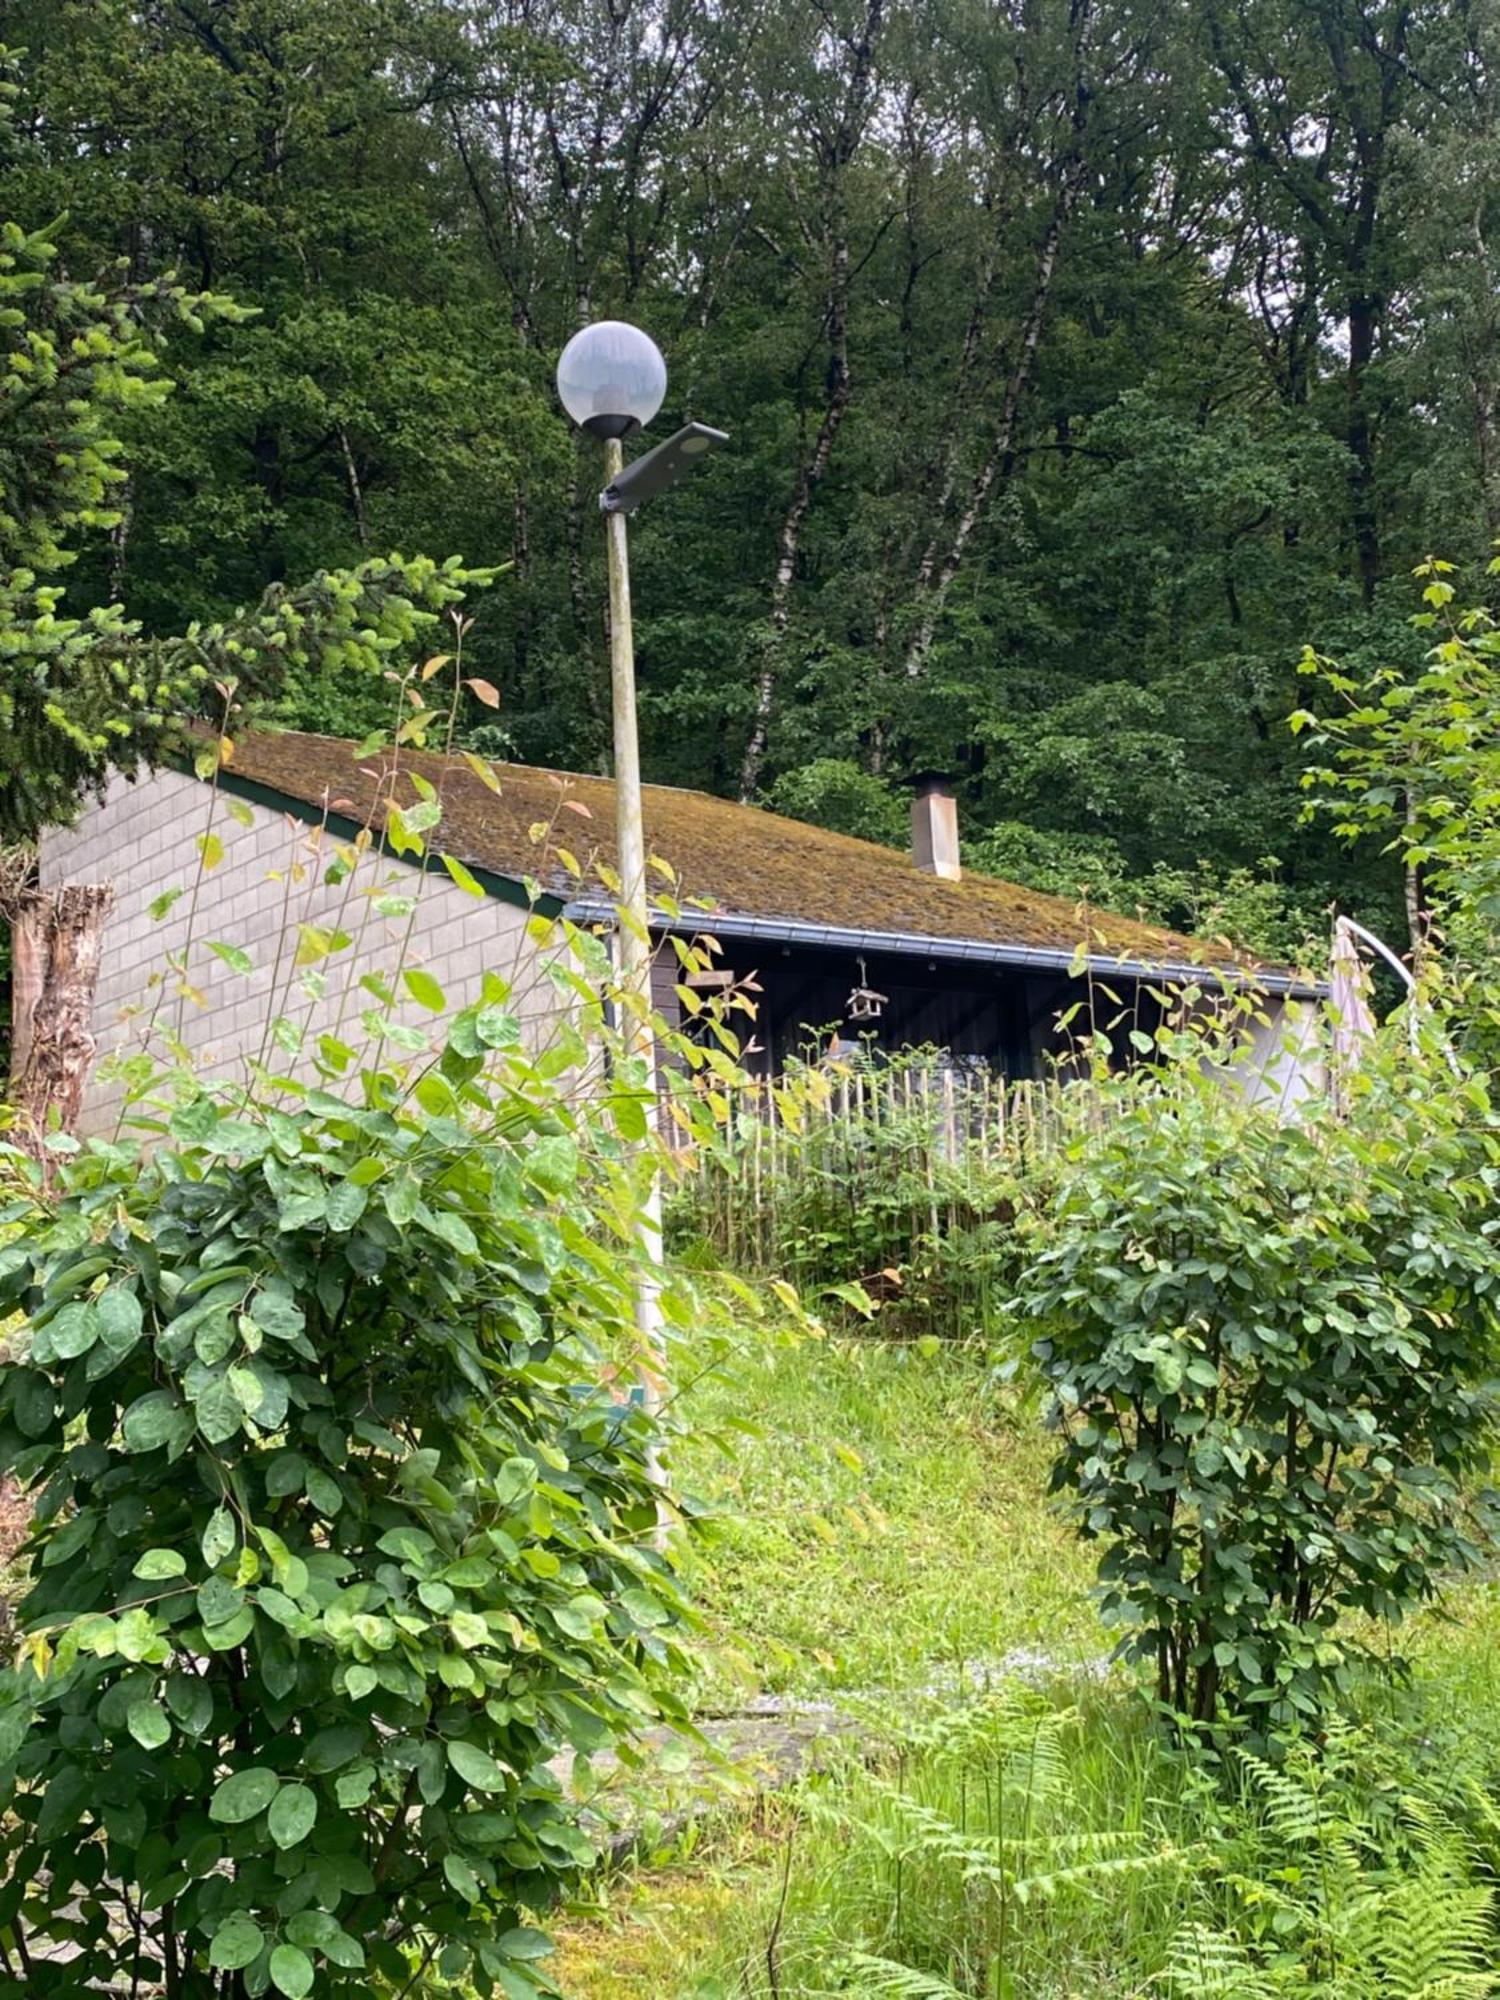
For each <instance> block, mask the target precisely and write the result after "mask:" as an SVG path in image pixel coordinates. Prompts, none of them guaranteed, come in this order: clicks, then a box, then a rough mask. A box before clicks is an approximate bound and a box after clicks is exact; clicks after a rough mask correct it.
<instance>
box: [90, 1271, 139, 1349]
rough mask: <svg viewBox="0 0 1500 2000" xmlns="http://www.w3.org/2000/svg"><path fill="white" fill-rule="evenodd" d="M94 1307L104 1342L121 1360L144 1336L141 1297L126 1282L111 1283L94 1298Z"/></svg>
mask: <svg viewBox="0 0 1500 2000" xmlns="http://www.w3.org/2000/svg"><path fill="white" fill-rule="evenodd" d="M94 1311H95V1313H96V1314H97V1315H98V1320H99V1339H100V1342H101V1344H102V1345H103V1346H104V1347H106V1348H107V1349H108V1350H109V1352H110V1354H111V1355H113V1356H114V1357H115V1359H116V1360H119V1359H120V1358H122V1357H123V1356H124V1355H126V1354H128V1353H129V1352H130V1350H131V1348H132V1347H134V1345H135V1343H136V1342H137V1341H138V1340H139V1339H140V1337H141V1329H142V1325H143V1318H142V1314H141V1302H140V1300H139V1299H138V1298H137V1297H136V1295H135V1293H134V1292H132V1291H128V1290H126V1288H125V1287H124V1286H123V1285H111V1286H110V1287H109V1289H108V1291H104V1292H101V1293H100V1294H99V1296H98V1298H97V1299H96V1300H95V1301H94Z"/></svg>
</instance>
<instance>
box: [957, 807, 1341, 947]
mask: <svg viewBox="0 0 1500 2000" xmlns="http://www.w3.org/2000/svg"><path fill="white" fill-rule="evenodd" d="M963 857H964V866H965V868H970V869H976V868H977V869H979V870H981V871H982V872H983V873H985V874H988V875H1000V876H1003V877H1004V878H1005V879H1006V880H1007V881H1010V882H1021V883H1024V884H1025V885H1026V886H1027V887H1028V888H1031V889H1043V890H1045V891H1046V892H1047V893H1048V894H1049V895H1052V896H1065V897H1067V898H1068V900H1069V901H1070V902H1073V903H1087V904H1090V905H1091V906H1092V907H1093V908H1094V909H1096V910H1113V911H1117V912H1120V913H1122V914H1125V915H1131V916H1139V917H1143V918H1145V919H1146V920H1147V921H1148V922H1150V923H1158V924H1165V925H1167V926H1168V928H1169V929H1172V930H1175V931H1182V932H1186V933H1187V934H1188V935H1189V936H1190V937H1196V938H1203V939H1215V938H1227V939H1228V940H1229V941H1230V942H1231V943H1232V944H1233V945H1234V946H1235V947H1236V948H1237V949H1239V950H1243V951H1249V952H1253V953H1255V954H1257V955H1258V956H1259V957H1261V958H1265V959H1269V960H1272V961H1274V962H1276V963H1280V964H1298V963H1300V962H1301V961H1302V959H1303V957H1304V955H1305V947H1306V944H1307V940H1308V938H1309V937H1310V936H1312V935H1314V934H1315V933H1316V932H1318V931H1319V929H1320V928H1321V927H1322V921H1323V918H1322V912H1321V911H1320V910H1318V909H1317V908H1315V907H1314V904H1313V900H1312V899H1311V898H1308V897H1302V898H1299V897H1296V896H1294V895H1292V894H1290V893H1289V892H1288V890H1287V889H1286V887H1285V886H1284V884H1283V883H1282V881H1281V880H1280V876H1281V863H1280V862H1279V861H1278V860H1277V859H1276V857H1275V856H1274V855H1264V856H1262V857H1261V858H1260V859H1259V860H1258V861H1257V862H1256V864H1255V865H1254V867H1237V868H1230V869H1227V870H1225V869H1221V868H1217V867H1215V866H1214V864H1213V863H1212V862H1209V861H1203V860H1199V861H1196V862H1194V863H1193V864H1191V865H1190V866H1189V865H1176V866H1174V865H1171V864H1169V863H1167V862H1164V861H1157V862H1154V863H1153V864H1152V866H1151V867H1150V868H1149V869H1148V870H1147V871H1146V872H1145V873H1144V874H1134V873H1132V871H1131V869H1130V868H1129V866H1128V865H1127V863H1126V860H1125V856H1124V854H1123V852H1122V851H1121V849H1120V848H1119V847H1118V846H1117V845H1116V843H1115V842H1114V841H1113V840H1111V839H1110V838H1109V837H1108V836H1107V835H1104V834H1074V833H1050V832H1046V831H1044V830H1041V829H1039V828H1037V827H1033V826H1027V825H1025V824H1024V823H1022V822H1021V821H1018V820H1008V821H1003V822H1002V823H1001V824H1000V825H998V826H993V827H991V828H990V829H989V831H988V832H987V833H985V834H984V835H982V836H981V838H980V839H978V840H974V841H966V842H965V843H964V850H963Z"/></svg>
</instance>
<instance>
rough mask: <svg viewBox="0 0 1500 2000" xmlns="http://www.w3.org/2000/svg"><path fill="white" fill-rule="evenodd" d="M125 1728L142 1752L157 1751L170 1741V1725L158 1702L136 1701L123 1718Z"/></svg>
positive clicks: (164, 1711) (165, 1712)
mask: <svg viewBox="0 0 1500 2000" xmlns="http://www.w3.org/2000/svg"><path fill="white" fill-rule="evenodd" d="M125 1723H126V1727H127V1728H128V1729H129V1731H130V1733H131V1735H132V1736H133V1737H134V1738H135V1740H136V1742H137V1743H139V1744H140V1746H141V1748H142V1749H143V1750H159V1749H160V1748H161V1746H162V1745H163V1743H166V1742H168V1741H169V1740H170V1738H171V1735H172V1725H171V1723H170V1722H168V1720H167V1711H166V1710H165V1709H164V1708H163V1707H162V1705H161V1703H160V1702H158V1701H138V1702H136V1703H135V1704H134V1706H133V1707H132V1708H131V1709H130V1710H129V1711H128V1713H127V1714H126V1717H125Z"/></svg>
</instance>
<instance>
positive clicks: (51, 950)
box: [7, 883, 115, 1173]
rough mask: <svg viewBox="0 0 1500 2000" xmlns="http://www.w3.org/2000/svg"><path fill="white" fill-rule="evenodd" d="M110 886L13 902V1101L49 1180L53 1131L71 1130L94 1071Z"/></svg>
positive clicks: (23, 1138)
mask: <svg viewBox="0 0 1500 2000" xmlns="http://www.w3.org/2000/svg"><path fill="white" fill-rule="evenodd" d="M114 900H115V892H114V889H113V888H112V887H111V886H110V885H109V884H108V883H105V884H101V885H89V884H68V885H65V886H64V887H61V888H57V889H37V888H30V889H24V890H22V891H20V892H19V894H17V895H16V896H15V897H14V898H13V899H12V900H11V903H10V909H9V915H10V919H11V936H12V939H13V955H14V963H15V972H14V983H13V988H12V993H13V1000H12V1008H13V1016H14V1027H13V1030H12V1056H11V1077H10V1087H9V1091H8V1093H7V1094H8V1096H9V1099H10V1103H11V1106H12V1108H13V1110H14V1112H15V1115H16V1133H15V1136H16V1139H17V1142H18V1143H19V1144H20V1145H22V1146H24V1147H25V1148H26V1149H27V1150H28V1151H29V1152H31V1153H33V1154H34V1155H35V1156H36V1158H37V1160H38V1161H39V1163H40V1164H41V1166H42V1169H43V1172H44V1173H45V1171H46V1167H47V1161H48V1154H47V1151H46V1148H45V1145H44V1143H43V1142H44V1140H45V1139H46V1136H47V1134H48V1132H50V1131H62V1132H71V1131H73V1130H74V1129H75V1128H76V1126H77V1124H78V1119H79V1114H80V1113H81V1112H82V1110H83V1093H84V1089H85V1087H86V1085H87V1083H88V1080H89V1074H90V1072H91V1071H92V1069H93V1066H94V1053H95V1041H94V1029H93V1016H94V995H95V993H96V992H97V990H98V985H99V965H100V959H101V954H102V950H103V944H104V927H105V924H106V922H107V921H108V918H109V913H110V911H111V909H112V908H113V907H114Z"/></svg>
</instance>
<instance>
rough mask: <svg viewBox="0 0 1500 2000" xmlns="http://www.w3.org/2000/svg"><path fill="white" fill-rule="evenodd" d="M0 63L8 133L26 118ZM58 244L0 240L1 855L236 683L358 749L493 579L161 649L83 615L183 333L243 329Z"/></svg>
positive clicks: (1, 124) (365, 598)
mask: <svg viewBox="0 0 1500 2000" xmlns="http://www.w3.org/2000/svg"><path fill="white" fill-rule="evenodd" d="M12 68H13V63H12V61H11V59H10V58H9V57H8V56H7V53H6V51H4V50H3V49H0V128H8V126H9V124H10V122H11V121H12V120H13V118H14V98H15V95H16V86H15V84H14V82H13V80H12V76H11V71H12ZM59 236H60V232H59V231H56V230H45V229H38V230H32V231H30V232H28V231H27V230H24V229H23V228H22V227H21V226H20V225H19V224H18V223H16V222H14V221H6V222H4V223H3V224H0V668H3V680H0V841H4V842H13V841H22V840H26V839H28V838H30V837H32V836H34V835H35V834H36V833H37V832H38V830H39V829H40V828H41V827H43V826H45V825H47V824H48V823H50V822H54V821H59V820H66V819H67V818H68V817H69V816H70V814H71V812H72V811H73V809H74V807H75V805H76V802H77V799H78V797H79V795H80V793H82V792H84V791H86V790H88V789H90V788H93V787H97V786H99V785H100V784H102V783H103V781H104V779H105V777H106V776H107V774H108V772H109V770H110V768H111V767H112V766H117V767H119V768H121V769H124V770H127V771H129V770H133V769H134V768H135V766H136V765H137V763H138V762H139V761H140V760H141V759H142V758H145V759H152V758H156V757H160V756H162V755H164V754H166V753H168V752H169V751H170V750H171V749H173V748H174V747H180V745H181V739H182V723H183V721H184V719H185V718H186V717H189V716H191V715H194V714H203V713H208V714H211V715H213V716H214V717H215V718H217V717H218V716H219V715H220V714H221V713H222V710H223V708H224V705H225V702H226V700H227V695H226V692H225V689H226V686H227V685H228V684H231V683H232V684H234V686H235V687H236V688H237V689H238V691H239V693H240V695H241V696H242V697H243V698H246V699H251V700H258V701H260V702H261V703H262V704H265V703H267V702H269V703H271V704H272V705H273V706H274V707H275V709H276V712H278V713H280V714H281V715H283V716H284V718H285V719H287V720H289V721H292V722H296V723H300V724H302V725H303V726H311V727H320V728H329V729H333V730H336V731H340V732H344V733H349V734H354V735H363V734H364V733H365V732H366V731H367V730H368V729H369V728H371V727H372V726H373V725H374V723H375V722H376V721H377V720H379V719H383V718H384V716H385V715H386V714H387V713H388V709H389V695H388V691H387V689H386V686H385V681H384V675H385V672H386V669H387V668H388V667H389V666H390V665H391V663H392V660H393V658H394V657H395V656H397V655H398V654H401V653H406V652H409V651H410V649H411V647H412V646H413V643H414V642H415V640H416V639H417V637H418V635H419V634H420V633H421V632H422V631H424V630H426V629H428V628H430V627H431V626H432V625H433V624H434V623H435V622H436V619H437V617H438V616H439V614H441V613H442V612H444V611H446V610H449V609H451V608H453V607H456V606H457V605H459V604H460V603H461V602H462V601H463V600H464V597H465V595H466V593H467V592H468V591H470V590H472V589H473V588H474V587H475V586H476V585H481V584H483V583H485V582H487V581H488V580H489V575H490V572H486V571H477V570H465V569H464V568H463V567H462V565H461V564H460V563H459V562H458V561H457V560H450V561H449V562H446V563H443V564H438V563H434V562H431V561H429V560H427V559H425V558H418V559H415V560H412V559H407V558H405V557H402V556H400V555H394V556H390V557H385V558H380V559H376V560H367V561H364V562H362V563H360V564H359V565H358V566H357V567H355V568H353V569H350V570H346V571H339V572H327V571H319V572H318V573H317V574H316V575H314V576H313V577H312V579H311V581H309V582H307V583H305V584H303V585H301V586H299V587H297V588H295V589H288V588H286V587H285V586H284V585H283V584H280V583H272V584H268V585H264V587H263V588H262V585H263V584H264V579H258V580H257V585H256V588H257V591H258V595H259V601H258V602H257V603H256V604H255V605H254V607H253V608H252V609H251V610H249V611H246V612H238V613H235V614H234V615H233V616H231V617H229V618H226V619H214V620H204V621H198V620H194V621H192V622H190V623H187V625H186V629H185V630H184V629H182V627H181V625H179V626H178V628H177V631H176V633H175V634H174V636H172V637H166V638H163V637H150V636H147V635H146V633H145V632H144V629H143V627H142V625H141V623H140V621H139V620H138V619H134V618H130V617H127V616H126V615H125V613H124V611H123V610H122V608H121V606H120V605H119V604H118V603H117V602H115V601H113V600H112V601H110V602H107V603H95V604H93V605H92V606H90V607H89V608H87V609H84V610H82V611H80V612H79V613H78V614H77V615H73V614H72V613H71V612H70V610H69V609H68V608H67V607H66V606H65V603H64V594H65V582H64V579H65V578H66V577H67V575H68V573H69V572H70V571H72V570H74V569H75V567H76V565H77V564H78V563H79V559H80V554H81V552H82V551H83V550H84V549H86V548H88V547H89V546H90V545H91V544H92V545H94V546H98V545H99V544H100V542H101V539H102V538H104V537H110V536H113V537H115V538H117V539H118V538H120V537H121V536H123V534H124V532H125V529H126V527H127V524H128V520H129V516H130V498H129V495H130V480H131V477H132V458H131V453H130V451H129V450H128V448H127V443H126V438H127V434H131V433H134V434H137V435H138V434H139V433H140V431H141V429H142V427H143V425H145V423H146V421H147V419H148V417H149V418H150V419H151V420H152V421H153V422H155V421H158V420H159V417H160V412H161V409H162V406H163V404H164V401H165V400H166V398H167V397H168V396H169V394H170V392H171V390H172V388H173V382H172V378H171V375H170V373H169V372H168V370H167V369H166V368H165V367H164V366H163V351H164V349H165V348H166V347H167V346H168V344H169V340H170V335H171V333H172V330H173V329H174V328H185V329H187V330H188V331H189V332H191V333H192V334H193V335H194V336H203V335H204V333H205V328H206V326H208V325H210V324H215V325H224V326H232V325H237V324H239V323H242V322H243V321H245V320H246V319H247V318H249V316H250V315H249V314H248V313H247V312H246V311H245V310H244V309H243V308H242V307H240V306H238V305H235V304H234V303H232V302H231V301H230V300H228V299H226V298H224V297H222V296H220V295H218V294H215V293H212V292H208V291H192V290H189V289H188V288H187V287H185V286H183V285H181V284H179V283H177V282H176V280H175V278H173V277H171V276H166V277H162V278H158V279H153V280H148V281H136V280H135V279H133V278H131V277H130V275H129V273H128V270H127V267H126V266H125V265H124V264H123V263H121V264H119V265H116V266H113V267H111V268H110V270H109V272H108V274H107V276H106V277H105V278H104V279H102V280H100V281H99V282H97V283H95V282H90V281H87V280H80V279H75V278H73V277H71V276H70V275H68V272H67V268H66V266H65V265H64V263H63V260H62V254H61V251H60V249H59V242H58V240H55V239H58V238H59Z"/></svg>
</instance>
